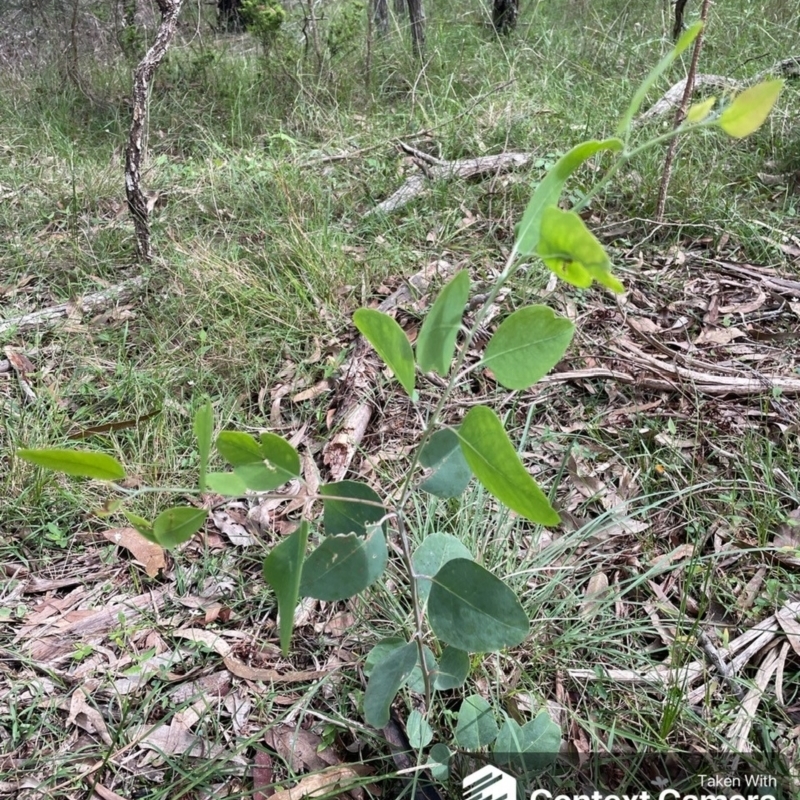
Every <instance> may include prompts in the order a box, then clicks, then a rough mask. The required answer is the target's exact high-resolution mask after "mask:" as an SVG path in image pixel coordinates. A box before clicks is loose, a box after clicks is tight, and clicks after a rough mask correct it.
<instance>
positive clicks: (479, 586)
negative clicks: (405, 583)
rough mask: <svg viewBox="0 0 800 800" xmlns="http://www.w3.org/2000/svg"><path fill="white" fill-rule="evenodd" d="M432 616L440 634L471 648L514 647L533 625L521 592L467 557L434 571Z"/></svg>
mask: <svg viewBox="0 0 800 800" xmlns="http://www.w3.org/2000/svg"><path fill="white" fill-rule="evenodd" d="M428 620H429V621H430V624H431V628H432V629H433V632H434V633H435V634H436V638H437V639H439V640H440V641H442V642H444V643H445V644H449V645H451V646H452V647H455V648H458V649H459V650H464V651H466V652H468V653H473V652H480V653H483V652H487V651H490V650H502V649H503V648H504V647H513V646H514V645H517V644H519V643H520V642H521V641H522V640H523V639H524V638H525V637H526V636H527V635H528V630H529V628H530V623H529V622H528V616H527V615H526V614H525V611H524V609H523V608H522V606H521V605H520V602H519V600H517V596H516V594H515V593H514V592H512V591H511V589H509V588H508V586H506V585H505V584H504V583H503V581H501V580H500V579H499V578H496V577H495V576H494V575H492V573H491V572H489V571H488V570H486V569H484V568H483V567H482V566H480V564H476V563H475V562H474V561H470V560H468V559H466V558H455V559H453V560H452V561H448V562H447V563H446V564H445V565H444V566H443V567H442V568H441V569H440V570H439V571H438V572H437V573H436V575H435V576H434V578H433V586H432V587H431V592H430V596H429V597H428Z"/></svg>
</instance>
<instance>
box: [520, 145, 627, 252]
mask: <svg viewBox="0 0 800 800" xmlns="http://www.w3.org/2000/svg"><path fill="white" fill-rule="evenodd" d="M622 146H623V144H622V141H621V140H619V139H605V140H604V141H596V140H592V141H589V142H581V144H578V145H576V146H575V147H573V148H572V150H570V151H569V152H568V153H565V154H564V155H563V156H561V158H559V159H558V161H557V162H556V163H555V165H554V166H553V168H552V169H551V170H550V171H549V172H548V173H547V175H545V176H544V179H543V180H542V182H541V183H540V184H539V185H538V186H537V187H536V189H535V190H534V192H533V195H531V199H530V202H529V203H528V207H527V208H526V209H525V213H524V214H523V215H522V221H521V222H520V223H519V225H518V226H517V235H516V242H515V244H514V248H515V249H516V251H517V253H518V254H519V255H521V256H523V257H525V256H530V255H532V254H533V253H535V252H536V247H537V245H538V244H539V235H540V231H541V226H542V214H543V213H544V210H545V208H547V207H548V206H554V205H556V204H557V203H558V199H559V197H561V192H562V191H563V190H564V184H565V183H566V182H567V179H568V178H569V177H570V175H572V173H573V172H575V170H576V169H578V167H580V166H581V165H582V164H583V163H584V162H585V161H587V160H588V159H590V158H591V157H592V156H593V155H595V154H596V153H599V152H600V151H601V150H614V151H617V150H621V149H622Z"/></svg>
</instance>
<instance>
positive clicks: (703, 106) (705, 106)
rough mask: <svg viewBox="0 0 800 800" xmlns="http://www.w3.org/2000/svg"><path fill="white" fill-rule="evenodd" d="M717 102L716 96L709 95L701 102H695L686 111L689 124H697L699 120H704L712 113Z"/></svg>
mask: <svg viewBox="0 0 800 800" xmlns="http://www.w3.org/2000/svg"><path fill="white" fill-rule="evenodd" d="M716 102H717V98H716V97H709V98H707V99H706V100H703V101H702V102H701V103H695V104H694V105H693V106H691V107H690V108H689V110H688V111H687V112H686V122H687V123H689V125H696V124H697V123H698V122H702V121H703V120H704V119H705V118H706V117H707V116H708V115H709V114H710V113H711V109H712V108H714V104H715V103H716Z"/></svg>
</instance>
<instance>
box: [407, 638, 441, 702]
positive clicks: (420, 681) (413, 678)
mask: <svg viewBox="0 0 800 800" xmlns="http://www.w3.org/2000/svg"><path fill="white" fill-rule="evenodd" d="M422 652H423V653H425V666H426V668H427V671H428V675H429V676H430V677H429V680H430V683H431V686H433V684H434V681H435V680H436V674H437V665H436V656H435V655H434V654H433V652H432V651H431V649H430V647H428V645H426V644H424V645H422ZM408 688H409V689H411V691H412V692H416V694H425V678H423V677H422V667H421V666H420V660H419V657H417V663H416V665H415V667H414V669H413V670H411V675H409V677H408Z"/></svg>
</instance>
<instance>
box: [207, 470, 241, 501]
mask: <svg viewBox="0 0 800 800" xmlns="http://www.w3.org/2000/svg"><path fill="white" fill-rule="evenodd" d="M206 485H207V486H208V488H209V489H210V490H211V491H212V492H216V493H217V494H221V495H222V496H223V497H244V495H245V494H247V484H246V483H245V482H244V481H243V480H242V479H241V478H240V477H239V476H238V475H237V474H236V473H234V472H209V473H208V474H207V475H206Z"/></svg>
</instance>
